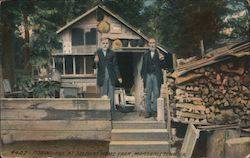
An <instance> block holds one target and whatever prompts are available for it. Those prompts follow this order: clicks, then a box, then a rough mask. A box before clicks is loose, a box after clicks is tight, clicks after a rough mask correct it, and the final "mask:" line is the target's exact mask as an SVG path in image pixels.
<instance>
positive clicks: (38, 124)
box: [0, 98, 170, 152]
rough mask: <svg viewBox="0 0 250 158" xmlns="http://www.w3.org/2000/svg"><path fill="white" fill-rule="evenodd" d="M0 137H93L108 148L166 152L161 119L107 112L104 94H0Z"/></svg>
mask: <svg viewBox="0 0 250 158" xmlns="http://www.w3.org/2000/svg"><path fill="white" fill-rule="evenodd" d="M0 106H1V141H2V142H3V143H4V144H8V143H12V142H16V141H54V140H96V141H108V142H110V145H109V151H110V152H157V151H158V152H160V151H161V152H169V150H170V142H169V131H168V129H167V126H166V122H165V120H161V121H158V120H157V118H148V119H145V118H144V115H142V113H141V112H136V111H135V112H130V113H121V112H118V111H116V112H114V113H112V114H111V111H110V104H109V99H107V98H60V99H54V98H1V99H0Z"/></svg>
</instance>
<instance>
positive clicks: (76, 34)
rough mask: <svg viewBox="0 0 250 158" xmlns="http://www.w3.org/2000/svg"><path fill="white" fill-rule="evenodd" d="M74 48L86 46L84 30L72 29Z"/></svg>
mask: <svg viewBox="0 0 250 158" xmlns="http://www.w3.org/2000/svg"><path fill="white" fill-rule="evenodd" d="M71 33H72V38H71V42H72V46H78V45H84V30H83V29H81V28H73V29H72V32H71Z"/></svg>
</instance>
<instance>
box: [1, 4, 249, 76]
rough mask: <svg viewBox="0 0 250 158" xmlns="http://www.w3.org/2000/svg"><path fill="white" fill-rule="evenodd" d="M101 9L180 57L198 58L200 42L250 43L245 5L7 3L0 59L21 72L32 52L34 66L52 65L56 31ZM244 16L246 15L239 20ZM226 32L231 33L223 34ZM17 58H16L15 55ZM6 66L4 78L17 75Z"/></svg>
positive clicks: (31, 60)
mask: <svg viewBox="0 0 250 158" xmlns="http://www.w3.org/2000/svg"><path fill="white" fill-rule="evenodd" d="M97 4H101V5H104V6H106V7H107V8H109V9H110V10H111V11H112V12H114V13H115V14H117V15H119V16H121V17H122V18H123V19H125V20H126V21H127V22H128V23H129V24H131V25H132V26H135V28H137V29H139V30H141V31H142V32H143V33H145V34H146V35H148V36H150V37H154V38H156V39H157V40H158V42H159V43H161V44H162V45H163V46H165V47H166V48H167V49H168V50H169V51H170V52H172V53H176V54H177V57H188V56H193V55H196V56H197V55H198V56H199V55H200V40H203V41H204V43H205V49H208V48H210V47H214V46H216V44H217V43H218V42H219V41H225V40H232V39H233V40H235V39H237V40H238V39H240V40H246V39H249V5H248V3H247V1H246V0H216V1H212V0H129V1H128V0H84V1H82V0H59V1H56V0H53V1H49V0H22V1H4V2H2V3H1V19H0V20H1V21H0V27H1V30H2V31H1V33H0V36H1V39H2V42H1V43H0V44H1V45H2V43H3V40H5V41H6V40H7V41H8V43H9V44H8V45H6V46H3V47H2V46H1V49H0V50H1V51H4V53H5V55H2V54H1V55H2V56H1V59H3V60H6V59H7V58H8V57H10V58H13V57H15V62H13V63H11V64H13V65H14V64H16V68H21V69H23V68H24V67H25V57H24V56H25V50H26V51H27V48H28V49H29V51H30V52H29V54H28V55H29V63H30V64H31V65H43V64H45V63H48V62H50V52H51V51H52V50H53V49H55V48H56V47H57V46H58V43H59V42H60V41H59V39H58V36H57V35H56V30H58V29H59V28H60V27H62V26H64V25H65V24H66V23H67V22H69V21H71V20H73V19H74V18H76V17H77V16H79V15H81V14H83V13H84V12H86V11H87V10H89V9H90V8H92V7H94V6H95V5H97ZM145 4H149V5H145ZM242 11H245V14H244V15H243V16H238V17H237V16H236V15H238V14H239V13H241V12H242ZM225 19H226V20H225ZM21 26H24V27H25V28H26V29H29V28H31V29H32V34H31V36H30V37H31V38H30V39H23V38H22V37H21V35H22V33H23V32H22V31H21V30H20V27H21ZM225 29H229V30H230V29H231V30H232V31H231V32H230V33H229V34H225V33H224V30H225ZM5 43H7V42H5ZM12 46H15V47H12ZM13 52H14V53H15V56H13V55H11V54H12V53H13ZM6 53H8V55H6ZM2 57H3V58H2ZM6 61H7V60H6ZM8 61H10V60H8ZM13 61H14V59H13ZM2 63H3V67H4V68H6V69H9V70H5V72H10V73H13V70H11V68H9V67H8V64H10V63H8V62H2Z"/></svg>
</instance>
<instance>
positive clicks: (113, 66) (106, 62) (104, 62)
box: [96, 49, 121, 86]
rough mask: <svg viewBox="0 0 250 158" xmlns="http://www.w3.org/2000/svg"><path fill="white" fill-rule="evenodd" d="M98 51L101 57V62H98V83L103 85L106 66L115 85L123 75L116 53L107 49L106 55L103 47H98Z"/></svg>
mask: <svg viewBox="0 0 250 158" xmlns="http://www.w3.org/2000/svg"><path fill="white" fill-rule="evenodd" d="M96 53H97V55H98V57H99V62H98V63H97V85H99V86H102V85H103V82H104V78H105V68H106V67H107V69H108V73H109V78H110V80H111V83H112V85H113V86H115V84H116V82H117V79H118V78H120V76H121V75H120V71H119V68H118V65H117V60H116V55H115V53H114V52H113V51H112V50H110V49H108V50H107V52H106V56H104V54H103V52H102V49H98V50H97V52H96Z"/></svg>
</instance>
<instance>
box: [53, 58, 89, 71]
mask: <svg viewBox="0 0 250 158" xmlns="http://www.w3.org/2000/svg"><path fill="white" fill-rule="evenodd" d="M53 61H54V64H55V68H56V69H57V70H58V71H59V72H60V73H61V74H62V75H79V74H80V75H85V74H88V75H89V74H94V55H67V56H57V57H54V60H53Z"/></svg>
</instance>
